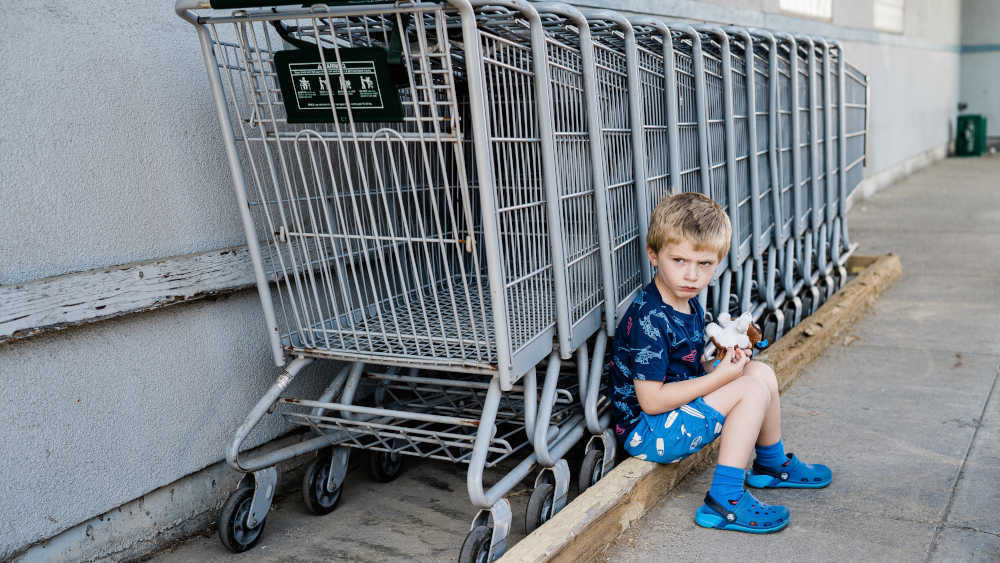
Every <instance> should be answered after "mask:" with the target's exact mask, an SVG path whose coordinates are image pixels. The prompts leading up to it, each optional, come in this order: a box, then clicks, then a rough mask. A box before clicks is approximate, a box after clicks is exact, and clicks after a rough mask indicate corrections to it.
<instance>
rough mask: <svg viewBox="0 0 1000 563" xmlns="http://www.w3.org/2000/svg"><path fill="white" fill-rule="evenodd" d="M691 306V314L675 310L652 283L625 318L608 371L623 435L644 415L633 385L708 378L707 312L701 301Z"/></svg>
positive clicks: (617, 425)
mask: <svg viewBox="0 0 1000 563" xmlns="http://www.w3.org/2000/svg"><path fill="white" fill-rule="evenodd" d="M688 303H689V304H690V306H691V314H684V313H680V312H678V311H676V310H674V308H673V307H671V306H670V305H667V304H666V303H664V302H663V299H662V298H661V297H660V292H659V290H658V289H656V284H655V282H650V284H649V285H647V286H646V287H644V288H643V289H641V290H640V291H639V294H638V295H637V296H636V297H635V300H633V301H632V304H631V305H630V306H629V308H628V309H627V310H626V311H625V314H624V315H622V319H621V322H620V323H619V324H618V328H617V329H616V330H615V340H614V345H613V356H612V358H611V363H610V365H609V366H608V368H609V369H608V372H609V376H610V381H611V398H612V402H613V404H614V410H615V433H617V434H618V435H624V434H625V433H627V432H628V431H630V430H632V428H634V427H635V425H636V424H637V423H638V422H639V415H640V414H641V413H642V408H641V407H640V406H639V399H638V398H637V397H636V395H635V385H634V383H633V380H635V379H640V380H651V381H663V382H666V383H672V382H674V381H684V380H685V379H691V378H693V377H699V376H701V375H704V374H705V369H704V367H702V365H701V361H700V358H701V355H702V353H703V352H704V350H705V312H704V311H703V310H702V308H701V304H700V303H698V300H697V299H691V300H690V301H688Z"/></svg>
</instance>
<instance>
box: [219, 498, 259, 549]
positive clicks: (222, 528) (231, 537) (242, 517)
mask: <svg viewBox="0 0 1000 563" xmlns="http://www.w3.org/2000/svg"><path fill="white" fill-rule="evenodd" d="M253 491H254V488H253V487H252V486H242V487H239V488H238V489H236V490H235V491H233V494H231V495H229V498H228V499H226V503H225V504H223V505H222V511H221V512H220V513H219V539H220V540H222V545H224V546H226V549H228V550H229V551H232V552H233V553H241V552H244V551H246V550H248V549H250V548H252V547H253V546H255V545H257V542H258V541H260V535H261V532H263V531H264V524H265V522H266V521H267V518H266V517H265V518H264V519H262V520H261V521H260V522H257V525H256V526H252V527H251V526H249V525H248V519H249V516H250V503H251V502H252V501H253Z"/></svg>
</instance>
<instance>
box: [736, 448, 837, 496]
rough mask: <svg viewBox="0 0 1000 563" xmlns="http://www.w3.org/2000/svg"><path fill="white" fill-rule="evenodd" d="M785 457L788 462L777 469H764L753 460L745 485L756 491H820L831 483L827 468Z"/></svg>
mask: <svg viewBox="0 0 1000 563" xmlns="http://www.w3.org/2000/svg"><path fill="white" fill-rule="evenodd" d="M785 456H786V457H788V461H786V462H785V463H783V464H781V467H780V468H778V469H771V468H769V467H764V466H763V465H760V464H758V463H757V461H756V460H755V461H754V462H753V467H752V468H751V469H750V472H749V473H748V474H747V485H750V486H751V487H754V488H756V489H764V488H769V489H770V488H783V487H788V488H796V489H820V488H823V487H825V486H827V485H829V484H830V482H831V481H833V472H832V471H830V468H829V467H827V466H825V465H820V464H818V463H817V464H809V463H802V461H801V460H799V458H797V457H795V454H793V453H788V454H785Z"/></svg>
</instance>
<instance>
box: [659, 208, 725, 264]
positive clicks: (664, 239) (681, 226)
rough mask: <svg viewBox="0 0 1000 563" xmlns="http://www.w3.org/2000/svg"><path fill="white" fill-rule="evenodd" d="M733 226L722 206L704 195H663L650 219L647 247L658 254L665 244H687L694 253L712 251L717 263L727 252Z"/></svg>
mask: <svg viewBox="0 0 1000 563" xmlns="http://www.w3.org/2000/svg"><path fill="white" fill-rule="evenodd" d="M732 234H733V227H732V225H731V224H730V222H729V217H728V216H727V215H726V212H725V211H724V210H723V209H722V206H721V205H719V204H718V203H715V202H714V201H712V199H711V198H709V197H708V196H706V195H704V194H700V193H696V192H685V193H680V194H676V195H672V196H664V197H663V198H662V199H660V202H659V203H657V204H656V207H655V208H653V213H652V216H651V217H650V218H649V232H648V234H647V236H646V244H647V245H649V247H650V248H651V249H653V252H659V251H660V249H661V248H663V247H664V246H666V245H668V244H679V243H681V242H682V241H685V240H686V241H689V242H690V243H691V244H692V246H694V249H695V250H698V251H710V252H711V251H714V252H717V253H718V255H719V260H720V261H721V260H722V258H723V257H724V256H725V255H726V253H728V252H729V242H730V237H732Z"/></svg>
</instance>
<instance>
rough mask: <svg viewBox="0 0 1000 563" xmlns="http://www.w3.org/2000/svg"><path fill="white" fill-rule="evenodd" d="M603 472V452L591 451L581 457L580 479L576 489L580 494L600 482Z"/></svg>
mask: <svg viewBox="0 0 1000 563" xmlns="http://www.w3.org/2000/svg"><path fill="white" fill-rule="evenodd" d="M603 471H604V452H603V451H601V450H599V449H596V448H595V449H592V450H590V451H589V452H587V455H585V456H583V463H581V464H580V478H579V480H578V481H577V482H578V483H579V486H578V488H579V489H580V493H581V494H582V493H583V491H586V490H587V489H589V488H590V486H591V485H593V484H594V483H596V482H598V481H600V480H601V477H603V476H604V475H603Z"/></svg>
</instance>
